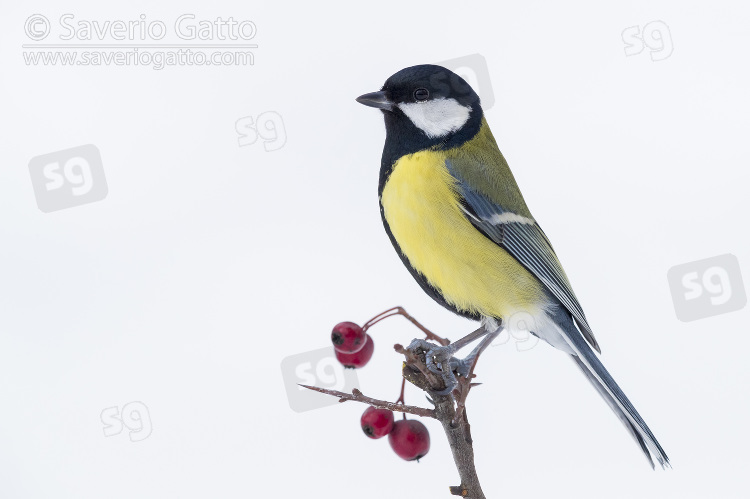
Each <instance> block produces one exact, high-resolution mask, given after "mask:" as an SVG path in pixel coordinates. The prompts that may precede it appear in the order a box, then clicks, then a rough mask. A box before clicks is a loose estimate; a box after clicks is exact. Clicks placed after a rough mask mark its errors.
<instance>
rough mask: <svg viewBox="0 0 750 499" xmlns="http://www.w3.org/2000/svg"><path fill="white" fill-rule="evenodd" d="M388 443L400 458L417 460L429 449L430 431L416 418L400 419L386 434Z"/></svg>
mask: <svg viewBox="0 0 750 499" xmlns="http://www.w3.org/2000/svg"><path fill="white" fill-rule="evenodd" d="M388 443H389V444H391V449H393V452H395V453H396V454H398V457H400V458H401V459H406V460H407V461H414V460H415V459H416V460H417V461H419V460H420V459H421V458H423V457H424V456H425V455H426V454H427V452H428V451H429V450H430V432H428V431H427V427H426V426H425V425H423V424H422V423H420V422H419V421H417V420H416V419H401V420H399V421H396V424H394V425H393V429H392V430H391V432H390V433H389V434H388Z"/></svg>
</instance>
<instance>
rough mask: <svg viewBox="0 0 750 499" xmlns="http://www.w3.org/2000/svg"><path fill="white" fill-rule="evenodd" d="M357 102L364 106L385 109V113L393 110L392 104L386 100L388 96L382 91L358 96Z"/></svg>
mask: <svg viewBox="0 0 750 499" xmlns="http://www.w3.org/2000/svg"><path fill="white" fill-rule="evenodd" d="M357 102H359V103H360V104H364V105H365V106H369V107H376V108H378V109H385V110H386V111H390V110H392V109H393V102H391V101H389V100H388V96H387V95H386V93H385V92H383V91H380V92H370V93H369V94H365V95H360V96H359V97H357Z"/></svg>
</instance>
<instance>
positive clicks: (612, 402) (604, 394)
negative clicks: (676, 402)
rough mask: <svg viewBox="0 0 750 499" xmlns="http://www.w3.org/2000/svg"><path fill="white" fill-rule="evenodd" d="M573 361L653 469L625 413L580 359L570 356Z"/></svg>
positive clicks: (644, 443) (652, 464)
mask: <svg viewBox="0 0 750 499" xmlns="http://www.w3.org/2000/svg"><path fill="white" fill-rule="evenodd" d="M570 357H571V358H572V359H573V361H574V362H575V363H576V365H577V366H578V367H579V368H581V371H582V372H583V374H585V375H586V379H588V380H589V381H590V382H591V384H592V385H593V387H594V388H595V389H596V391H597V392H599V395H601V396H602V398H603V399H604V401H605V402H607V405H608V406H609V407H610V409H612V412H614V413H615V416H617V419H619V420H620V421H621V422H622V424H623V425H624V426H625V429H626V430H628V433H630V436H632V437H633V439H634V440H635V441H636V442H637V443H638V445H639V446H640V448H641V450H642V451H643V454H644V455H645V456H646V459H648V464H649V465H651V468H652V469H653V468H654V460H653V459H651V453H650V452H649V451H648V446H646V442H645V441H644V440H643V437H642V436H641V434H640V433H638V430H637V429H636V427H635V426H633V423H631V422H630V419H628V417H627V416H626V415H625V413H624V412H623V411H622V409H620V406H619V405H617V401H615V399H613V398H612V396H611V395H610V394H609V392H608V391H607V389H606V388H604V386H602V384H601V383H600V382H599V380H598V379H596V377H595V376H593V375H592V374H591V372H589V370H588V368H587V367H586V364H584V363H583V362H581V359H579V358H578V357H577V356H575V355H571V356H570Z"/></svg>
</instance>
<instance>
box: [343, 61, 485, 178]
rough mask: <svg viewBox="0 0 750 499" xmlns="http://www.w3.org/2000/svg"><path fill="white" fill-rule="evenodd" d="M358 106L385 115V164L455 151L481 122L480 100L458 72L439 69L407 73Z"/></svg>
mask: <svg viewBox="0 0 750 499" xmlns="http://www.w3.org/2000/svg"><path fill="white" fill-rule="evenodd" d="M357 102H359V103H361V104H364V105H366V106H370V107H375V108H378V109H381V110H382V111H383V115H384V117H385V126H386V133H387V137H386V145H385V150H384V151H383V163H384V166H385V165H386V164H388V165H391V164H392V162H393V161H395V160H396V159H398V158H399V157H400V156H403V155H404V154H409V153H413V152H417V151H420V150H423V149H428V148H431V147H437V148H451V147H456V146H458V145H460V144H462V143H463V142H465V141H467V140H469V139H471V138H472V137H474V136H475V135H476V134H477V132H478V131H479V127H480V125H481V121H482V108H481V106H480V103H479V96H478V95H477V94H476V92H474V90H473V89H472V88H471V86H470V85H469V84H468V83H466V81H465V80H464V79H463V78H461V77H460V76H458V75H457V74H455V73H454V72H452V71H450V70H448V69H446V68H444V67H441V66H434V65H429V64H425V65H421V66H412V67H409V68H405V69H402V70H401V71H399V72H398V73H396V74H394V75H393V76H391V77H390V78H388V80H386V82H385V84H384V85H383V88H382V89H381V90H380V91H379V92H372V93H369V94H365V95H362V96H360V97H358V98H357Z"/></svg>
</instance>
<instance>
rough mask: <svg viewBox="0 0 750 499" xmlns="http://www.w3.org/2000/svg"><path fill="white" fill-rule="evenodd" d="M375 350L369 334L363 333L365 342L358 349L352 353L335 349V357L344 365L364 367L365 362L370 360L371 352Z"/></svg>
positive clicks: (352, 367)
mask: <svg viewBox="0 0 750 499" xmlns="http://www.w3.org/2000/svg"><path fill="white" fill-rule="evenodd" d="M374 351H375V343H373V341H372V338H371V337H370V335H369V334H367V335H365V344H364V346H363V347H362V348H360V349H359V351H357V352H354V353H342V352H339V351H336V358H337V359H339V362H341V363H342V364H344V367H347V368H351V369H354V368H356V367H364V366H365V364H367V363H368V362H370V359H371V358H372V352H374Z"/></svg>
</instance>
